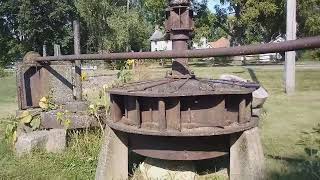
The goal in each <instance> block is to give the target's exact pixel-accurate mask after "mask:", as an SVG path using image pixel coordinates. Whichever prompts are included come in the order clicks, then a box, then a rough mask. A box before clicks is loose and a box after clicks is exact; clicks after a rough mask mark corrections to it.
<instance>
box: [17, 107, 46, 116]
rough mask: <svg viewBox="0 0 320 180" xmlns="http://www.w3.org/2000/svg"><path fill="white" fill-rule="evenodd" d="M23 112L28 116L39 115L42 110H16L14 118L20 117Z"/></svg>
mask: <svg viewBox="0 0 320 180" xmlns="http://www.w3.org/2000/svg"><path fill="white" fill-rule="evenodd" d="M24 111H28V112H29V113H30V114H40V113H41V112H42V109H41V108H34V109H27V110H17V111H16V117H19V116H21V115H22V113H23V112H24Z"/></svg>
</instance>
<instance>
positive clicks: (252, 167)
mask: <svg viewBox="0 0 320 180" xmlns="http://www.w3.org/2000/svg"><path fill="white" fill-rule="evenodd" d="M230 146H231V148H230V180H262V179H265V162H264V155H263V149H262V144H261V140H260V136H259V129H258V128H253V129H251V130H248V131H245V132H243V133H242V134H233V135H231V138H230Z"/></svg>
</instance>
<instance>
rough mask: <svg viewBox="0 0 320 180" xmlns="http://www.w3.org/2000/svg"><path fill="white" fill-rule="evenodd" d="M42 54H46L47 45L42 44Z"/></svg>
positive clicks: (44, 55)
mask: <svg viewBox="0 0 320 180" xmlns="http://www.w3.org/2000/svg"><path fill="white" fill-rule="evenodd" d="M42 56H43V57H46V56H47V45H45V44H44V45H43V46H42Z"/></svg>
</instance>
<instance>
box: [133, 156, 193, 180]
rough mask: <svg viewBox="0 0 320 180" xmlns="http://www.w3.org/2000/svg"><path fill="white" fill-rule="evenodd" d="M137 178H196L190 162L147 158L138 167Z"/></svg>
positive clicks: (162, 179) (161, 179) (180, 179)
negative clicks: (138, 174)
mask: <svg viewBox="0 0 320 180" xmlns="http://www.w3.org/2000/svg"><path fill="white" fill-rule="evenodd" d="M139 171H140V172H139V173H140V174H141V175H140V176H139V178H143V179H144V180H149V179H157V180H166V179H172V180H189V179H195V178H196V177H197V173H196V169H195V166H194V164H193V162H192V161H166V160H160V159H153V158H147V159H146V160H145V161H144V162H143V163H142V164H141V165H140V166H139Z"/></svg>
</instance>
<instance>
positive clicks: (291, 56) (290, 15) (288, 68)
mask: <svg viewBox="0 0 320 180" xmlns="http://www.w3.org/2000/svg"><path fill="white" fill-rule="evenodd" d="M296 9H297V2H296V0H287V41H289V40H295V39H297V35H296V34H297V22H296ZM285 58H286V61H285V88H286V89H285V91H286V93H287V94H288V95H292V94H293V93H294V92H295V80H296V79H295V78H296V77H295V75H296V74H295V73H296V72H295V71H296V69H295V66H296V52H295V51H290V52H286V57H285Z"/></svg>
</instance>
